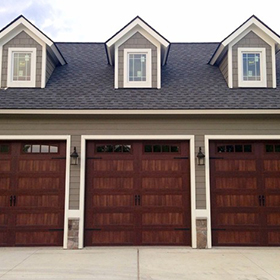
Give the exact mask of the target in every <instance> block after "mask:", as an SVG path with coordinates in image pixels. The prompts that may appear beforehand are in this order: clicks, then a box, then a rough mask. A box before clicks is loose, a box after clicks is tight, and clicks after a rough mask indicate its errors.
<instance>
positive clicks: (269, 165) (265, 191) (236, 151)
mask: <svg viewBox="0 0 280 280" xmlns="http://www.w3.org/2000/svg"><path fill="white" fill-rule="evenodd" d="M210 162H211V164H210V165H211V182H210V183H211V186H210V188H211V208H212V209H211V211H212V235H213V245H238V246H240V245H246V246H274V245H275V246H279V245H280V141H279V142H271V141H245V142H242V141H227V142H221V141H219V142H218V141H212V142H211V143H210Z"/></svg>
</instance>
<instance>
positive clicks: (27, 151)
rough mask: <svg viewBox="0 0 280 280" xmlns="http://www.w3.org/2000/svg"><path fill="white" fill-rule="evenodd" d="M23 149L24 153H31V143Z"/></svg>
mask: <svg viewBox="0 0 280 280" xmlns="http://www.w3.org/2000/svg"><path fill="white" fill-rule="evenodd" d="M22 151H23V152H24V153H31V145H24V146H23V148H22Z"/></svg>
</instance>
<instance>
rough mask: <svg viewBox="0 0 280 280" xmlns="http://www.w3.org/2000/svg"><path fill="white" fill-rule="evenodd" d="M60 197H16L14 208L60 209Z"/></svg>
mask: <svg viewBox="0 0 280 280" xmlns="http://www.w3.org/2000/svg"><path fill="white" fill-rule="evenodd" d="M62 203H63V201H61V197H60V196H59V195H40V194H39V195H17V197H16V206H17V207H23V208H26V207H28V208H33V207H34V208H36V209H38V208H40V207H42V208H45V207H46V208H50V207H55V208H61V204H62Z"/></svg>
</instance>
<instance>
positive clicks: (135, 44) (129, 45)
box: [118, 32, 157, 88]
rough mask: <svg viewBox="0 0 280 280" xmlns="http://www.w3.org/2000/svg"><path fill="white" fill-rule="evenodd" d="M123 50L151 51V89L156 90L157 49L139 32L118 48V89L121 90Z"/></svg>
mask: <svg viewBox="0 0 280 280" xmlns="http://www.w3.org/2000/svg"><path fill="white" fill-rule="evenodd" d="M124 49H151V50H152V72H151V73H152V88H157V48H156V46H155V45H153V44H152V43H151V42H150V41H149V40H148V39H146V38H145V37H144V36H143V35H141V34H140V33H139V32H136V33H135V34H134V35H133V36H131V37H130V38H129V39H128V40H127V41H125V42H124V43H123V44H122V45H120V46H119V67H118V68H119V69H118V71H119V88H123V81H124V77H123V71H124V70H123V67H124V57H123V55H124V51H123V50H124Z"/></svg>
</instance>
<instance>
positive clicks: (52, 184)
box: [18, 174, 61, 191]
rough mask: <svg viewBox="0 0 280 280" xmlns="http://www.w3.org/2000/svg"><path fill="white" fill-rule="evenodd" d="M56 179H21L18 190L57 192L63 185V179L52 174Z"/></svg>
mask: <svg viewBox="0 0 280 280" xmlns="http://www.w3.org/2000/svg"><path fill="white" fill-rule="evenodd" d="M52 175H53V176H54V177H49V176H48V177H41V176H40V177H37V178H36V177H35V178H32V177H31V178H30V177H19V178H18V189H20V190H23V189H26V190H43V191H46V190H50V191H51V190H57V189H59V186H60V184H61V179H60V178H57V175H55V174H52Z"/></svg>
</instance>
